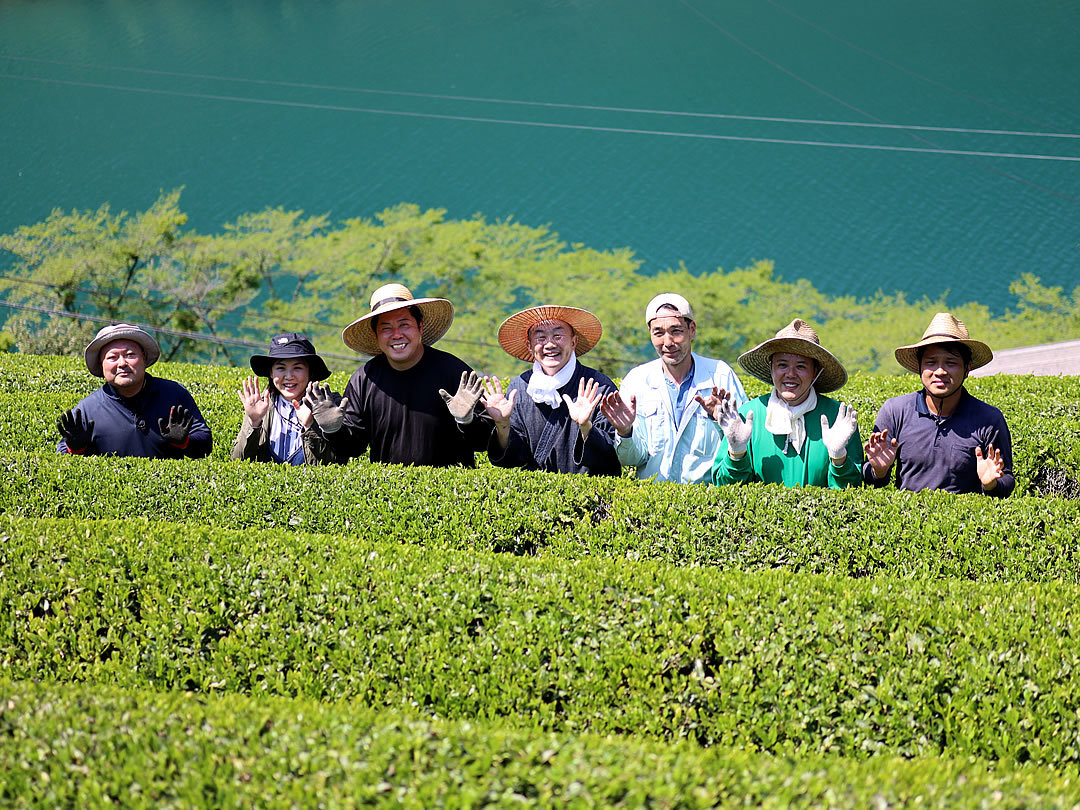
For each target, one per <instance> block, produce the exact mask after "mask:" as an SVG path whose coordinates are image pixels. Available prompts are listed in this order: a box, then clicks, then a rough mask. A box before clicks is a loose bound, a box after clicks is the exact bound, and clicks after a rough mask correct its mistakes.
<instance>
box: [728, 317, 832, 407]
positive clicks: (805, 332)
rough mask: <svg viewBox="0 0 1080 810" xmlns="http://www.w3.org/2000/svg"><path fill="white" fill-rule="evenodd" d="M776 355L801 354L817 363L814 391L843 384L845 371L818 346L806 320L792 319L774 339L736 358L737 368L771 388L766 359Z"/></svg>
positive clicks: (824, 391) (819, 344) (829, 389)
mask: <svg viewBox="0 0 1080 810" xmlns="http://www.w3.org/2000/svg"><path fill="white" fill-rule="evenodd" d="M777 352H787V353H789V354H801V355H802V356H803V357H810V358H813V359H814V360H817V361H818V363H820V364H821V376H820V377H818V378H817V382H816V383H814V390H815V391H817V392H818V393H819V394H827V393H829V392H830V391H835V390H837V389H838V388H843V387H844V383H846V382H847V371H845V370H844V367H843V366H842V365H840V361H839V360H837V359H836V358H835V357H833V355H832V354H831V353H829V352H828V351H826V350H825V349H824V348H822V346H821V341H820V340H818V336H817V332H815V331H814V329H813V327H812V326H810V324H808V323H807V322H806V321H804V320H802V319H801V318H796V319H795V320H793V321H792V322H791V323H789V324H788V325H787V326H785V327H784V328H783V329H781V330H780V331H779V332H777V333H776V337H773V338H770V339H769V340H766V341H765V342H764V343H759V344H758V345H757V346H755V347H754V348H752V349H751V350H750V351H748V352H746V353H745V354H742V355H740V356H739V365H740V366H742V367H743V369H745V370H746V371H747V372H748V373H750V374H753V375H754V376H755V377H757V378H758V379H759V380H761V381H762V382H767V383H769V385H772V367H771V366H770V365H769V359H770V358H771V357H772V356H773V355H774V354H776V353H777Z"/></svg>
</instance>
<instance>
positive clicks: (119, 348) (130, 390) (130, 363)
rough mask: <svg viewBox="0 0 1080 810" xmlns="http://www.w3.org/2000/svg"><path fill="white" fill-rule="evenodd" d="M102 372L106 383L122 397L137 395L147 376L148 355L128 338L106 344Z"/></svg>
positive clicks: (102, 352) (103, 350) (102, 357)
mask: <svg viewBox="0 0 1080 810" xmlns="http://www.w3.org/2000/svg"><path fill="white" fill-rule="evenodd" d="M101 372H102V375H103V376H104V377H105V382H107V383H108V384H109V385H111V386H112V387H113V388H115V389H116V390H117V391H119V392H120V394H121V395H123V396H132V395H134V394H137V393H138V392H139V391H140V390H141V389H142V385H143V379H144V378H145V376H146V355H145V354H144V353H143V348H142V346H140V345H139V344H138V343H136V342H135V341H134V340H128V339H126V338H121V339H120V340H114V341H112V342H111V343H106V344H105V347H104V348H102V350H101Z"/></svg>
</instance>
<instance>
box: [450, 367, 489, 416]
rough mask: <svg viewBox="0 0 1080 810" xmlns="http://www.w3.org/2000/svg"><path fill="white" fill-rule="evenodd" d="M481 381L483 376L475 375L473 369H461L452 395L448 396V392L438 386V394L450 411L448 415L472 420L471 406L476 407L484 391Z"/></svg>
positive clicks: (482, 381)
mask: <svg viewBox="0 0 1080 810" xmlns="http://www.w3.org/2000/svg"><path fill="white" fill-rule="evenodd" d="M483 383H484V380H483V377H479V376H477V374H476V372H475V371H463V372H461V382H459V383H458V389H457V393H455V394H454V395H453V396H450V392H449V391H447V390H446V389H444V388H440V389H439V396H440V397H442V398H443V402H445V403H446V409H447V410H448V411H450V415H451V416H453V417H454V418H455V419H456V420H458V421H459V422H470V421H472V417H473V408H475V407H476V403H477V402H478V401H479V400H480V395H481V394H482V393H483V391H484V384H483Z"/></svg>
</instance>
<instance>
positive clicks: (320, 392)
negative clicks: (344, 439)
mask: <svg viewBox="0 0 1080 810" xmlns="http://www.w3.org/2000/svg"><path fill="white" fill-rule="evenodd" d="M303 404H304V405H305V406H307V408H308V409H309V410H310V411H311V414H312V417H313V418H314V420H315V423H316V424H317V425H318V426H319V429H320V430H322V432H323V433H325V434H327V435H329V434H331V433H337V432H338V431H339V430H341V426H342V425H343V424H344V423H345V400H344V399H342V400H340V401H337V397H335V396H334V392H333V391H331V390H330V386H329V385H326V384H325V383H323V384H319V383H317V382H313V383H311V384H310V385H308V390H307V393H306V394H304V401H303Z"/></svg>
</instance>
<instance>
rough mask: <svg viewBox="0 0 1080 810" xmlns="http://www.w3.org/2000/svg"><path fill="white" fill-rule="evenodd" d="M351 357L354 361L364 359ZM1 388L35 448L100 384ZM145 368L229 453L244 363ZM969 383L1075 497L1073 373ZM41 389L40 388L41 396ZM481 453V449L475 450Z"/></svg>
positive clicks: (51, 361)
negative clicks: (187, 395)
mask: <svg viewBox="0 0 1080 810" xmlns="http://www.w3.org/2000/svg"><path fill="white" fill-rule="evenodd" d="M363 359H364V358H362V357H359V356H358V357H357V365H358V366H359V365H360V363H361V362H363ZM0 372H2V373H3V374H4V378H5V383H6V385H5V392H4V393H3V394H0V407H2V408H3V412H4V413H5V414H6V415H7V424H6V425H5V430H4V431H3V432H0V452H6V451H9V450H13V449H31V448H41V450H42V451H43V452H51V451H52V449H53V448H55V446H56V442H57V441H58V440H59V438H60V437H59V435H58V434H57V432H56V417H57V416H59V414H60V412H62V411H63V410H66V409H67V408H70V407H72V406H74V405H75V404H76V403H77V402H78V401H79V400H80V399H81V398H82V397H84V396H86V395H87V394H89V393H90V392H91V391H93V390H94V389H95V388H97V387H98V385H100V382H101V381H100V380H97V379H95V378H93V377H91V376H90V375H89V374H88V373H87V371H86V368H85V366H83V365H82V362H81V360H78V359H75V358H60V357H37V356H33V355H0ZM152 373H159V374H161V375H162V376H164V377H168V378H170V379H175V380H177V381H178V382H180V383H182V384H184V385H185V386H187V388H188V389H189V390H190V391H191V393H192V395H193V396H194V397H195V399H196V401H197V402H198V403H199V407H200V410H201V411H202V412H203V416H204V417H205V418H206V420H207V423H208V424H209V425H210V427H211V429H212V431H213V434H214V453H213V455H214V457H215V458H219V459H225V458H228V455H229V450H230V449H231V447H232V443H233V440H234V439H235V438H236V434H237V431H238V430H239V428H240V423H241V421H242V420H243V409H242V408H241V406H240V402H239V400H238V399H237V397H236V390H237V389H238V388H239V386H240V382H241V380H242V379H243V378H244V376H246V374H248V373H249V371H245V370H244V369H236V368H220V367H203V366H193V365H184V364H170V363H162V364H160V365H158V366H155V367H154V369H153V372H152ZM347 381H348V375H347V374H343V373H338V374H335V375H334V376H333V377H331V379H330V380H329V383H330V385H331V386H332V387H333V388H334V389H335V390H337V391H341V390H343V389H344V387H345V383H346V382H347ZM745 382H746V386H747V392H748V393H749V394H750V395H751V396H755V395H757V394H761V393H764V391H765V386H764V385H763V384H762V383H760V382H759V381H757V380H750V379H748V380H746V381H745ZM967 386H968V389H969V390H970V391H971V392H972V393H973V394H975V395H976V396H978V397H980V398H982V399H985V400H986V401H988V402H990V403H991V404H992V405H995V406H997V407H998V408H1000V409H1001V410H1002V412H1003V413H1004V414H1005V417H1006V419H1007V421H1008V423H1009V426H1010V430H1011V432H1012V438H1013V455H1014V459H1015V460H1014V472H1015V474H1016V478H1017V492H1018V493H1024V492H1028V493H1030V494H1051V495H1053V494H1063V495H1068V496H1070V497H1080V442H1078V441H1077V439H1076V437H1077V435H1080V377H1016V376H1008V377H986V378H978V379H971V380H969V381H968V383H967ZM917 388H918V380H917V379H916V378H915V376H914V375H907V376H903V377H896V376H884V375H865V374H856V375H853V376H852V377H851V379H850V381H849V382H848V384H847V385H846V386H845V387H844V388H843V390H842V391H841V392H840V394H839V395H840V397H841V398H842V399H843V400H845V401H846V402H849V403H851V404H852V405H853V406H854V407H855V408H856V409H857V410H858V412H859V429H860V431H861V433H862V435H863V437H864V439H865V438H866V437H867V436H869V434H870V431H871V429H872V427H873V423H874V417H875V416H876V415H877V412H878V409H879V408H880V407H881V404H882V403H883V402H884V401H885V400H886V399H887V398H889V397H891V396H896V395H898V394H904V393H908V392H910V391H914V390H916V389H917ZM42 395H46V396H42ZM479 457H480V458H481V459H483V454H479Z"/></svg>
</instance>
